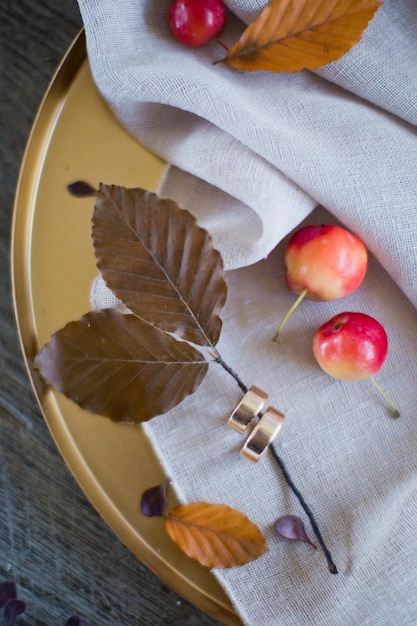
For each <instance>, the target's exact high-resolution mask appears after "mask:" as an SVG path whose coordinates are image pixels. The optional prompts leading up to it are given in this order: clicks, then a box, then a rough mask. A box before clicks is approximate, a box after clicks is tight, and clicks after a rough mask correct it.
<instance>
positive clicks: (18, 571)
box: [0, 0, 217, 626]
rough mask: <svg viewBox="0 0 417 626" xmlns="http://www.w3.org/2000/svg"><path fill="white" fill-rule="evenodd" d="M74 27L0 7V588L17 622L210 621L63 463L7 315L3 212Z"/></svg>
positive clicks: (27, 1) (67, 18) (39, 2)
mask: <svg viewBox="0 0 417 626" xmlns="http://www.w3.org/2000/svg"><path fill="white" fill-rule="evenodd" d="M80 27H81V19H80V15H79V12H78V6H77V3H76V1H75V0H70V1H64V0H2V2H1V3H0V28H1V31H0V33H1V34H0V37H1V40H0V46H1V50H0V124H1V126H0V164H1V170H0V176H1V178H0V181H1V195H0V210H1V219H0V263H1V269H0V276H1V281H0V341H1V343H0V346H1V350H0V366H1V370H0V371H1V376H0V582H2V581H3V580H5V579H7V578H13V579H14V580H15V581H16V583H17V585H18V589H19V595H20V597H21V598H22V599H23V600H25V601H26V603H27V612H26V613H25V615H24V616H23V617H22V618H21V620H20V622H19V623H20V624H22V625H25V624H31V625H34V624H35V625H37V626H43V625H45V626H46V625H47V626H52V624H54V625H59V624H62V625H63V624H64V623H65V621H66V619H67V618H68V617H69V616H70V615H71V614H74V613H78V614H82V615H84V616H85V617H86V618H87V620H88V625H89V626H93V625H94V626H115V625H116V624H117V625H124V626H130V625H133V624H135V625H143V626H153V625H155V626H163V625H166V624H171V625H174V624H177V625H180V624H183V625H186V624H188V625H189V626H192V625H193V626H197V625H198V626H210V625H211V626H213V625H214V624H217V622H215V621H214V620H212V619H210V618H209V617H208V616H206V615H205V614H204V613H202V612H201V611H198V610H196V609H195V608H194V607H192V606H191V605H190V604H188V603H187V602H185V601H183V600H182V599H181V598H179V597H178V595H177V594H176V593H175V592H174V591H172V590H170V589H168V588H167V587H166V585H164V584H163V583H162V582H161V581H160V580H159V579H158V578H157V577H155V576H154V575H153V574H152V573H151V572H149V570H148V569H147V568H146V567H144V566H143V565H142V564H141V563H140V562H139V561H138V560H137V559H136V557H134V556H133V555H132V554H131V553H130V552H129V551H128V550H127V548H126V547H125V546H124V545H122V543H121V542H120V541H119V540H118V539H117V538H116V537H115V536H114V534H113V532H112V531H111V530H110V529H109V528H108V527H107V526H106V524H105V523H104V522H103V521H102V520H101V518H100V517H99V516H98V514H97V513H96V511H95V510H94V509H93V508H92V507H91V505H90V504H89V503H88V501H87V500H86V499H85V497H84V495H83V494H82V492H81V491H80V489H79V487H78V485H77V484H76V483H75V481H74V479H73V478H72V476H71V475H70V473H69V471H68V469H67V468H66V466H65V464H64V462H63V460H62V458H61V457H60V455H59V453H58V451H57V449H56V447H55V444H54V443H53V441H52V439H51V436H50V434H49V431H48V429H47V427H46V425H45V423H44V421H43V418H42V417H41V415H40V412H39V410H38V408H37V405H36V403H35V399H34V397H33V395H32V392H31V389H30V386H29V383H28V378H27V376H26V372H25V368H24V364H23V359H22V356H21V353H20V348H19V343H18V337H17V332H16V329H15V322H14V317H13V313H12V299H11V284H10V278H9V275H10V268H9V251H10V243H9V241H10V223H11V214H12V205H13V200H14V193H15V188H16V182H17V176H18V172H19V167H20V162H21V159H22V156H23V151H24V147H25V144H26V140H27V137H28V134H29V131H30V128H31V124H32V121H33V119H34V117H35V114H36V111H37V108H38V106H39V103H40V102H41V99H42V96H43V93H44V91H45V89H46V87H47V85H48V84H49V81H50V79H51V77H52V74H53V72H54V70H55V68H56V66H57V64H58V63H59V60H60V59H61V57H62V55H63V54H64V52H65V50H66V48H67V47H68V45H69V44H70V42H71V41H72V39H73V38H74V37H75V35H76V34H77V32H78V30H79V29H80Z"/></svg>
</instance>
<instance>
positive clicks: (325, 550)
mask: <svg viewBox="0 0 417 626" xmlns="http://www.w3.org/2000/svg"><path fill="white" fill-rule="evenodd" d="M210 354H211V355H212V356H213V358H214V360H215V362H216V363H219V365H221V366H222V368H223V369H224V370H225V371H226V372H227V373H228V374H230V375H231V376H232V377H233V378H234V380H235V381H236V382H237V384H238V385H239V388H240V389H241V390H242V391H243V392H244V393H246V392H247V391H248V387H247V386H246V385H245V383H244V382H243V381H242V379H241V378H240V377H239V375H238V374H237V373H236V372H235V371H234V370H233V369H232V368H231V367H229V366H228V365H227V363H225V362H224V361H223V359H222V358H221V356H220V354H219V353H218V352H217V350H216V351H212V352H210ZM269 448H270V450H271V452H272V456H273V457H274V459H275V461H276V462H277V464H278V466H279V468H280V470H281V472H282V475H283V477H284V479H285V482H286V483H287V485H288V487H289V488H290V489H291V491H292V492H293V494H294V495H295V496H296V498H297V499H298V501H299V503H300V504H301V507H302V508H303V510H304V512H305V514H306V515H307V517H308V519H309V521H310V524H311V528H312V530H313V532H314V534H315V536H316V538H317V542H318V544H319V546H320V548H321V549H322V551H323V554H324V556H325V558H326V561H327V566H328V570H329V572H330V573H331V574H337V573H338V571H337V567H336V565H335V563H334V562H333V559H332V556H331V554H330V551H329V550H328V548H327V546H326V544H325V543H324V540H323V537H322V535H321V532H320V530H319V527H318V524H317V522H316V520H315V517H314V515H313V512H312V511H311V509H310V507H309V506H308V504H307V503H306V501H305V500H304V498H303V496H302V494H301V492H300V491H299V489H298V488H297V487H296V486H295V484H294V481H293V480H292V478H291V476H290V473H289V471H288V470H287V468H286V466H285V464H284V462H283V460H282V459H281V457H280V456H279V454H278V452H277V450H276V448H275V446H274V445H273V444H272V443H271V444H270V446H269Z"/></svg>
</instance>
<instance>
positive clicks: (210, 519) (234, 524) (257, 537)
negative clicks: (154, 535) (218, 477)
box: [165, 502, 267, 568]
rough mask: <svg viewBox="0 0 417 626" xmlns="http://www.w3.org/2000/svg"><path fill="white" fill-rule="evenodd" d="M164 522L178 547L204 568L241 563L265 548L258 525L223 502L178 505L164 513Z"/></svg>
mask: <svg viewBox="0 0 417 626" xmlns="http://www.w3.org/2000/svg"><path fill="white" fill-rule="evenodd" d="M165 525H166V529H167V532H168V534H169V536H170V537H171V539H172V540H173V541H175V543H176V544H177V545H178V546H179V547H180V548H181V550H183V552H185V553H186V554H187V555H188V556H189V557H191V558H192V559H195V560H196V561H199V562H200V563H201V564H202V565H206V566H207V567H217V568H227V567H235V566H237V565H243V564H244V563H248V562H250V561H253V560H254V559H256V558H257V557H258V556H260V555H261V554H263V553H264V552H265V551H266V550H267V545H266V541H265V537H264V535H263V534H262V532H261V531H260V530H259V528H258V526H256V524H254V523H253V522H251V521H250V520H249V519H248V518H247V517H246V515H244V514H243V513H241V512H240V511H236V510H235V509H232V508H230V507H229V506H226V505H225V504H209V503H207V502H192V503H191V504H183V505H180V506H178V507H176V508H175V509H174V510H173V511H171V513H170V514H169V515H167V516H166V521H165Z"/></svg>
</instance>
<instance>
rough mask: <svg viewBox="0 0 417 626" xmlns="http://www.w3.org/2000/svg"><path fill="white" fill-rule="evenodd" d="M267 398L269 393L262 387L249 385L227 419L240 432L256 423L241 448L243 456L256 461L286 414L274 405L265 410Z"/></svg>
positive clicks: (244, 431) (278, 428)
mask: <svg viewBox="0 0 417 626" xmlns="http://www.w3.org/2000/svg"><path fill="white" fill-rule="evenodd" d="M267 400H268V395H267V394H266V393H265V392H264V391H262V389H259V388H258V387H255V386H254V385H253V386H252V387H249V389H248V390H247V392H246V393H245V395H244V396H243V398H242V400H241V401H240V402H239V404H238V405H237V406H236V408H235V409H234V411H233V413H232V414H231V416H230V417H229V419H228V421H227V423H228V424H229V426H231V427H232V428H234V429H235V430H237V431H238V432H240V433H246V432H247V430H248V429H249V428H251V427H252V426H253V425H254V424H256V426H255V427H254V428H253V430H252V432H251V434H250V435H249V437H248V438H247V439H246V442H245V445H244V446H243V448H242V450H241V454H242V456H244V457H246V458H247V459H249V460H250V461H254V462H257V461H259V459H260V458H261V457H262V456H263V455H264V454H265V452H266V451H267V449H268V447H269V445H270V444H271V443H272V441H273V440H274V439H275V437H276V436H277V435H278V433H279V431H280V430H281V426H282V422H283V421H284V415H283V414H282V413H281V412H280V411H278V410H277V409H274V407H272V406H269V407H268V408H267V409H266V410H265V411H264V407H265V405H266V401H267Z"/></svg>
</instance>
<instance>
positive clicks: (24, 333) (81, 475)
mask: <svg viewBox="0 0 417 626" xmlns="http://www.w3.org/2000/svg"><path fill="white" fill-rule="evenodd" d="M87 58H88V56H87V48H86V38H85V31H84V29H83V28H82V29H81V30H80V31H79V32H78V34H77V35H76V37H75V38H74V39H73V41H72V43H71V44H70V46H69V47H68V49H67V50H66V52H65V54H64V55H63V57H62V59H61V61H60V63H59V65H58V67H57V68H56V70H55V72H54V74H53V75H52V78H51V80H50V82H49V84H48V87H47V89H46V91H45V93H44V95H43V98H42V100H41V102H40V104H39V106H38V110H37V113H36V115H35V117H34V119H33V121H32V126H31V130H30V133H29V136H28V139H27V142H26V147H25V150H24V153H23V157H22V159H21V166H20V171H19V175H18V180H17V185H16V192H15V198H14V204H13V212H12V223H11V245H10V257H9V259H10V274H11V291H12V304H13V313H14V319H15V325H16V329H17V333H18V340H19V344H20V349H21V353H22V356H23V361H24V364H25V368H26V372H27V374H28V377H29V381H30V385H31V387H32V392H33V394H34V397H35V400H36V402H37V405H38V408H39V410H40V412H41V414H42V417H43V419H44V421H45V423H46V425H47V427H48V430H49V433H50V435H51V437H52V439H53V441H54V443H55V445H56V447H57V449H58V451H59V453H60V456H61V458H62V459H63V461H64V463H65V464H66V466H67V469H68V470H69V472H70V473H71V475H72V476H73V477H74V478H75V480H76V482H77V484H78V486H79V488H81V490H82V492H83V493H84V494H85V496H86V497H87V499H88V500H89V502H90V503H91V504H92V506H93V507H94V508H95V510H96V511H97V513H98V514H99V515H100V517H101V518H102V519H103V520H104V522H105V523H106V525H107V526H108V527H109V528H110V529H111V530H112V531H113V532H114V533H115V535H116V536H117V538H118V539H119V540H120V541H122V543H124V544H125V545H126V546H127V547H128V549H129V550H130V551H131V552H132V553H133V554H134V555H135V556H136V557H137V558H138V559H139V560H140V561H141V562H142V563H143V564H144V565H145V566H146V567H148V569H149V570H150V571H151V572H152V573H153V574H155V575H156V576H157V577H158V578H160V579H161V580H163V581H164V582H165V583H167V584H168V585H169V586H170V587H171V588H172V589H173V590H174V591H176V592H177V593H179V594H180V595H181V597H183V598H184V599H186V600H187V601H189V602H190V603H191V604H193V605H194V606H196V607H197V608H199V609H200V610H202V611H204V612H206V613H207V614H208V615H209V616H210V617H212V618H214V619H216V620H219V621H222V622H223V623H225V624H228V625H230V626H241V624H242V621H241V619H240V617H239V616H238V614H237V613H236V611H235V610H234V607H233V605H232V603H231V601H230V599H229V598H228V596H227V594H226V592H225V591H224V590H223V589H222V588H221V587H220V583H219V582H218V581H217V579H215V576H214V574H213V573H211V572H209V573H208V576H210V577H213V579H214V580H215V584H216V585H218V586H219V588H221V593H222V594H223V595H224V600H218V599H215V598H213V597H212V596H211V595H209V594H207V593H205V592H204V590H202V589H200V588H199V587H197V586H196V585H195V584H194V583H193V581H192V580H189V579H187V578H186V577H184V576H182V575H178V574H179V572H175V574H174V573H173V572H172V571H171V569H170V568H166V567H165V565H166V563H165V561H164V559H163V557H160V559H159V562H157V563H155V557H156V558H158V557H157V555H155V553H154V552H153V551H152V550H150V548H149V546H148V545H147V544H146V543H145V542H144V541H142V542H141V545H140V546H139V548H138V545H137V541H135V542H134V541H133V536H131V537H129V533H125V534H123V533H122V532H121V529H120V527H119V525H120V521H119V520H118V519H117V511H116V512H114V511H113V512H112V511H110V513H109V508H110V509H111V508H112V507H111V506H108V505H109V504H110V501H109V499H108V498H107V496H106V495H105V494H104V492H103V490H102V489H101V487H100V485H99V484H98V482H95V483H94V477H92V476H91V472H90V471H89V470H88V468H87V467H86V464H85V462H84V461H83V459H82V458H81V457H79V455H77V452H76V451H75V450H73V451H72V452H73V454H72V455H71V454H69V453H68V449H67V450H66V453H65V454H64V452H63V451H62V447H61V446H62V441H61V437H62V433H60V432H57V431H58V430H59V429H54V428H53V427H52V425H51V423H50V419H49V417H48V415H49V412H50V411H51V410H53V408H52V407H51V405H53V404H54V398H53V397H52V398H51V401H49V402H48V401H45V400H43V399H42V383H41V382H40V381H39V379H38V377H37V375H36V372H35V371H34V369H33V367H32V364H31V357H30V352H31V349H30V341H31V340H32V341H33V335H32V337H31V331H32V332H33V328H32V324H31V322H33V320H32V319H31V315H27V317H28V318H29V320H26V322H24V321H23V318H22V315H21V314H20V310H21V308H22V306H25V304H26V305H27V304H28V302H27V300H28V298H27V294H26V293H25V292H27V291H28V290H27V288H20V287H19V279H18V272H17V270H16V265H17V264H16V259H17V257H18V255H19V242H18V239H19V236H18V228H19V221H20V220H21V219H23V218H22V216H21V213H22V210H21V209H20V206H21V204H25V198H26V203H27V202H29V198H30V197H31V196H32V193H33V188H34V186H35V183H36V179H37V178H38V177H39V175H40V172H41V171H42V165H41V164H37V168H35V169H36V172H35V173H34V174H32V175H30V176H29V175H28V174H27V167H28V163H29V162H30V159H31V157H32V152H33V150H34V144H41V145H42V144H45V143H46V139H45V137H44V127H49V126H50V125H51V121H50V116H51V114H52V113H53V114H55V115H58V114H59V101H60V100H61V99H62V97H63V94H64V93H65V89H66V87H67V86H68V85H69V84H70V83H71V79H72V78H73V77H74V76H75V75H76V74H77V71H78V70H79V69H80V67H81V65H82V64H83V62H84V61H85V60H86V59H87ZM27 178H28V179H29V180H30V181H31V184H30V185H26V179H27ZM25 187H29V189H25ZM22 196H23V200H22ZM29 213H30V210H29ZM26 271H27V268H26ZM32 352H33V350H32ZM69 457H71V458H69ZM155 458H156V455H155ZM75 459H76V460H77V463H78V464H80V463H81V464H82V465H84V468H83V469H82V470H78V471H77V472H75V471H74V469H73V465H74V462H75ZM98 491H100V493H101V498H97V496H96V495H95V494H97V492H98ZM97 500H99V502H97ZM103 501H107V503H108V504H107V505H106V506H105V505H103ZM113 509H114V507H113ZM119 517H120V516H119ZM109 518H110V519H109Z"/></svg>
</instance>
